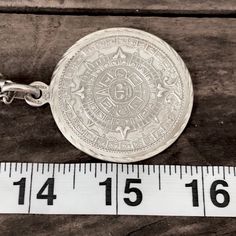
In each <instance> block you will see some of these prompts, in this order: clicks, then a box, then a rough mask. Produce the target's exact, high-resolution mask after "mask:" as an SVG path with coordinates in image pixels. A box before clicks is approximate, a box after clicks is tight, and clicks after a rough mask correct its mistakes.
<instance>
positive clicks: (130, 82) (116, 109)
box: [50, 28, 193, 162]
mask: <svg viewBox="0 0 236 236" xmlns="http://www.w3.org/2000/svg"><path fill="white" fill-rule="evenodd" d="M50 88H51V102H50V104H51V108H52V113H53V116H54V118H55V121H56V123H57V125H58V127H59V128H60V130H61V132H62V133H63V134H64V135H65V137H66V138H67V139H68V140H69V141H70V142H71V143H72V144H73V145H75V146H76V147H77V148H79V149H80V150H82V151H84V152H86V153H88V154H89V155H92V156H94V157H96V158H99V159H102V160H108V161H115V162H134V161H139V160H143V159H146V158H148V157H151V156H153V155H155V154H158V153H159V152H161V151H163V150H164V149H165V148H167V147H168V146H170V145H171V144H172V143H173V142H174V141H175V140H176V139H177V137H178V136H179V135H180V134H181V132H182V131H183V129H184V127H185V126H186V124H187V121H188V119H189V116H190V113H191V109H192V103H193V91H192V82H191V78H190V75H189V72H188V70H187V68H186V66H185V64H184V63H183V61H182V59H181V58H180V57H179V56H178V54H177V53H176V52H175V51H174V50H173V49H172V48H171V47H170V46H169V45H168V44H167V43H165V42H164V41H163V40H161V39H159V38H158V37H156V36H153V35H151V34H149V33H146V32H144V31H140V30H135V29H129V28H111V29H105V30H101V31H97V32H95V33H92V34H90V35H88V36H85V37H84V38H82V39H81V40H79V41H78V42H77V43H76V44H75V45H73V46H72V47H71V48H70V49H69V50H68V51H67V52H66V54H65V55H64V57H63V59H62V60H61V61H60V62H59V64H58V66H57V68H56V70H55V72H54V75H53V79H52V82H51V85H50Z"/></svg>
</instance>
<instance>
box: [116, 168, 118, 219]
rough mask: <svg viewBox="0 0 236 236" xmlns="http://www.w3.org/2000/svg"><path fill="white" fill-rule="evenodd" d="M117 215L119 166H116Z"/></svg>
mask: <svg viewBox="0 0 236 236" xmlns="http://www.w3.org/2000/svg"><path fill="white" fill-rule="evenodd" d="M116 215H118V164H116Z"/></svg>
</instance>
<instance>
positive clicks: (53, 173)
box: [52, 163, 55, 178]
mask: <svg viewBox="0 0 236 236" xmlns="http://www.w3.org/2000/svg"><path fill="white" fill-rule="evenodd" d="M54 175H55V163H53V164H52V177H53V178H54Z"/></svg>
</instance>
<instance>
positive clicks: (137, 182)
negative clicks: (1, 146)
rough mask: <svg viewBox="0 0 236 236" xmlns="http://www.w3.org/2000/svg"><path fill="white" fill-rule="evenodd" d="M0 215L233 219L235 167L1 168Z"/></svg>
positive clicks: (28, 165)
mask: <svg viewBox="0 0 236 236" xmlns="http://www.w3.org/2000/svg"><path fill="white" fill-rule="evenodd" d="M0 213H25V214H112V215H115V214H116V215H176V216H177V215H178V216H236V168H235V167H226V166H214V167H212V166H211V167H210V166H209V167H207V166H177V165H133V164H128V165H127V164H111V163H107V164H106V163H103V164H100V163H98V164H95V163H87V164H49V163H44V164H43V163H0Z"/></svg>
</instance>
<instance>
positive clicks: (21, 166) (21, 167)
mask: <svg viewBox="0 0 236 236" xmlns="http://www.w3.org/2000/svg"><path fill="white" fill-rule="evenodd" d="M22 169H23V163H22V162H21V163H20V173H21V174H22Z"/></svg>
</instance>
